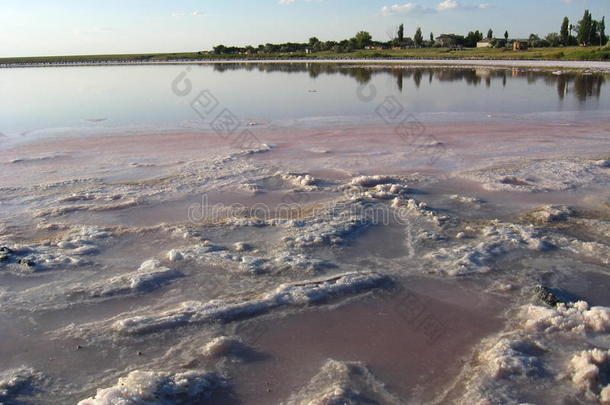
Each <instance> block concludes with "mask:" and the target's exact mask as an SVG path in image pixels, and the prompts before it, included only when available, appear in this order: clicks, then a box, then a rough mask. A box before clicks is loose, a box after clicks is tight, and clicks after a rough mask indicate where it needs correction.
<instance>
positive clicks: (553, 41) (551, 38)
mask: <svg viewBox="0 0 610 405" xmlns="http://www.w3.org/2000/svg"><path fill="white" fill-rule="evenodd" d="M545 39H546V41H547V42H548V43H549V45H550V46H559V45H561V44H562V41H563V38H562V37H561V35H559V34H558V33H556V32H551V33H550V34H548V35H547V36H546V38H545Z"/></svg>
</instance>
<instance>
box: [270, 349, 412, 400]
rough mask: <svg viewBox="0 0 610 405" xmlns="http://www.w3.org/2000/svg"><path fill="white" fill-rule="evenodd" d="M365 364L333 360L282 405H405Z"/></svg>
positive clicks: (328, 361)
mask: <svg viewBox="0 0 610 405" xmlns="http://www.w3.org/2000/svg"><path fill="white" fill-rule="evenodd" d="M404 403H405V402H403V401H402V400H401V399H400V398H398V397H397V396H396V395H394V394H392V393H391V392H389V391H388V390H387V388H386V387H385V384H383V383H382V382H381V381H380V380H379V379H377V378H376V377H375V376H374V375H373V374H372V373H371V372H370V371H369V370H368V368H367V367H366V366H365V365H364V364H363V363H358V362H344V361H337V360H332V359H329V360H327V361H326V362H325V363H324V365H323V366H322V368H321V369H320V371H319V373H318V374H316V375H315V376H314V377H313V378H312V380H311V381H310V382H309V384H307V386H305V387H304V388H302V389H301V390H300V391H299V392H298V393H295V394H293V395H292V396H291V397H290V398H289V399H288V400H287V401H285V402H281V403H280V405H341V404H345V405H351V404H353V405H356V404H386V405H403V404H404Z"/></svg>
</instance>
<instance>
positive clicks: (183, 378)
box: [78, 370, 224, 405]
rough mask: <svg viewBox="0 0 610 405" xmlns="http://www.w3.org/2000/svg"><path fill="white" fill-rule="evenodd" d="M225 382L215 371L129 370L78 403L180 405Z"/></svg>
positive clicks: (83, 404) (198, 397)
mask: <svg viewBox="0 0 610 405" xmlns="http://www.w3.org/2000/svg"><path fill="white" fill-rule="evenodd" d="M223 385H224V381H223V379H222V378H221V377H220V376H219V375H217V374H216V373H212V372H207V371H203V370H201V371H185V372H180V373H170V372H158V371H140V370H137V371H132V372H131V373H129V374H128V375H127V376H125V377H121V378H119V381H118V382H117V384H116V385H114V386H112V387H109V388H104V389H98V390H97V393H96V394H95V396H93V397H91V398H87V399H84V400H82V401H80V402H79V403H78V405H173V404H175V405H180V404H184V405H186V404H192V403H194V402H196V401H198V400H202V399H205V398H210V397H212V396H213V395H214V393H215V392H216V391H217V390H218V389H219V388H220V387H222V386H223Z"/></svg>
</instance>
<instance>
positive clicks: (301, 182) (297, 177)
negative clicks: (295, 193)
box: [282, 173, 317, 191]
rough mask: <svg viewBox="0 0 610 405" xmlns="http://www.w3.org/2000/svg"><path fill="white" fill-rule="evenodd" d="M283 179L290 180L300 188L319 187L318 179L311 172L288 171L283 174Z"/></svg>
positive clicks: (310, 188) (308, 189)
mask: <svg viewBox="0 0 610 405" xmlns="http://www.w3.org/2000/svg"><path fill="white" fill-rule="evenodd" d="M282 179H284V180H286V181H288V182H290V183H291V184H292V185H293V186H295V187H297V188H298V189H299V190H306V191H314V190H316V189H317V187H316V183H317V180H316V179H315V178H314V177H313V176H311V175H309V174H298V173H288V174H283V175H282Z"/></svg>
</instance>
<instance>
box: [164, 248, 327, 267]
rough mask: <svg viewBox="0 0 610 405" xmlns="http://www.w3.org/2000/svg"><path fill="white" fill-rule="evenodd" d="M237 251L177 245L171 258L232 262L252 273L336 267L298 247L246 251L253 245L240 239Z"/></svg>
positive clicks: (213, 262)
mask: <svg viewBox="0 0 610 405" xmlns="http://www.w3.org/2000/svg"><path fill="white" fill-rule="evenodd" d="M234 248H235V251H236V252H238V253H235V252H231V251H229V250H228V249H227V248H225V247H223V246H217V245H211V244H208V245H204V246H194V247H189V248H176V249H172V250H170V251H169V252H168V253H167V259H168V260H169V261H171V262H177V261H182V260H186V261H195V262H198V263H210V264H215V265H220V266H226V265H232V266H234V267H236V269H238V270H240V271H244V272H249V273H252V274H261V273H265V272H269V271H274V270H275V271H282V270H295V271H308V272H317V271H321V270H324V269H327V268H332V267H335V266H334V265H333V264H332V263H329V262H327V261H324V260H320V259H315V258H312V257H309V256H308V255H306V254H304V253H301V252H297V251H286V250H283V251H281V252H279V253H278V254H276V255H274V256H270V257H260V256H253V255H244V254H243V252H247V251H249V250H251V249H250V246H249V245H248V244H246V243H243V242H238V243H237V244H236V245H235V246H234Z"/></svg>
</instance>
